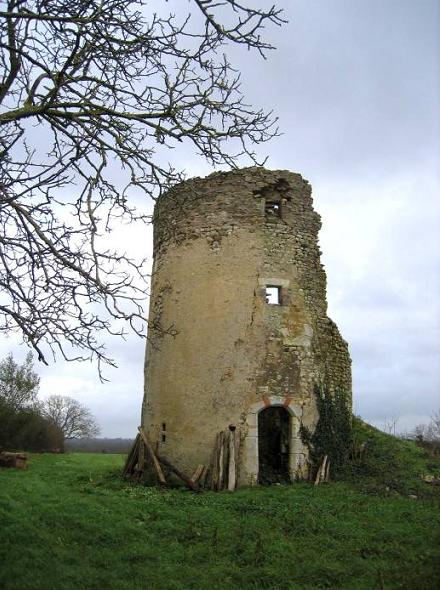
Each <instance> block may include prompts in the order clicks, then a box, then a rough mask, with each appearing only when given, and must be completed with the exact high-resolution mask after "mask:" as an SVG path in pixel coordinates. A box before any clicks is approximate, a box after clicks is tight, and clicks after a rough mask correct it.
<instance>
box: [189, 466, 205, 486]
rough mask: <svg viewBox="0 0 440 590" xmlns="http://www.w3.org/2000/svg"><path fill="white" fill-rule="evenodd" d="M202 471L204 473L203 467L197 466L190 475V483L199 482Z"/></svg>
mask: <svg viewBox="0 0 440 590" xmlns="http://www.w3.org/2000/svg"><path fill="white" fill-rule="evenodd" d="M204 471H205V466H204V465H197V468H196V470H195V471H194V473H193V474H192V475H191V481H193V482H194V483H197V482H198V481H199V479H201V478H202V475H203V473H204Z"/></svg>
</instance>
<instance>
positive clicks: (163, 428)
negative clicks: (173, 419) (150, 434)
mask: <svg viewBox="0 0 440 590" xmlns="http://www.w3.org/2000/svg"><path fill="white" fill-rule="evenodd" d="M166 429H167V425H166V424H165V422H162V430H163V431H164V432H165V431H166Z"/></svg>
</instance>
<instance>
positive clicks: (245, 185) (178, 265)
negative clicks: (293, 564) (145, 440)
mask: <svg viewBox="0 0 440 590" xmlns="http://www.w3.org/2000/svg"><path fill="white" fill-rule="evenodd" d="M267 201H270V202H277V203H280V206H281V209H282V215H281V217H278V216H276V215H272V216H271V215H268V214H265V203H266V202H267ZM320 225H321V222H320V218H319V215H318V214H317V213H316V212H315V211H314V210H313V208H312V198H311V188H310V185H309V184H308V182H307V181H305V180H304V179H303V178H302V177H301V176H300V175H299V174H294V173H291V172H288V171H268V170H264V169H262V168H248V169H243V170H238V171H233V172H229V173H215V174H212V175H210V176H208V177H207V178H204V179H200V178H196V179H193V180H190V181H187V182H185V183H182V184H180V185H178V186H176V187H175V188H174V189H172V190H171V191H170V192H169V193H168V194H166V195H164V196H163V197H162V198H161V199H160V200H159V201H158V203H157V205H156V208H155V214H154V267H153V279H152V293H151V302H150V318H149V342H148V345H147V354H146V363H145V398H144V404H143V416H142V419H143V423H144V425H145V427H146V429H147V430H148V431H149V433H150V436H151V438H152V439H153V440H157V441H159V444H160V447H161V448H160V450H161V452H162V453H163V454H164V455H166V456H168V457H169V459H170V460H171V461H173V462H174V463H176V465H178V466H180V467H181V468H182V469H183V470H186V471H187V472H192V471H193V470H194V469H195V467H196V466H197V465H198V464H200V463H204V464H208V463H209V457H210V453H211V450H212V446H213V443H214V438H215V435H216V433H217V432H218V431H219V430H224V429H226V428H227V427H228V426H229V425H230V424H235V425H236V426H237V428H238V430H239V432H240V436H241V443H242V444H241V451H240V463H239V484H240V485H247V484H252V483H255V482H256V480H257V477H258V444H257V442H258V438H257V437H258V433H257V424H258V422H257V419H256V416H257V413H258V411H259V409H261V408H262V407H265V405H267V404H273V405H284V406H285V407H286V408H287V409H288V411H289V413H290V415H291V441H290V474H291V477H292V479H293V478H294V477H298V476H301V474H302V473H304V465H305V458H306V452H305V449H304V448H303V447H302V443H301V440H300V438H299V435H298V429H299V424H300V421H302V422H303V423H304V424H305V425H306V426H309V427H313V424H314V423H316V420H317V415H316V407H315V403H314V398H313V385H314V383H321V382H325V383H326V385H327V386H328V387H330V389H333V390H335V389H338V390H340V391H343V392H345V393H346V395H347V403H351V370H350V357H349V354H348V348H347V344H346V343H345V341H344V340H343V339H342V338H341V336H340V335H339V332H338V329H337V327H336V325H335V324H334V323H333V322H332V321H331V320H330V319H329V318H328V317H327V302H326V277H325V272H324V270H323V267H322V265H321V264H320V251H319V248H318V241H317V236H318V231H319V228H320ZM266 285H276V286H279V287H280V289H281V296H282V305H279V306H278V305H270V304H268V303H267V302H266V298H265V287H266ZM167 330H168V332H170V333H171V334H170V333H169V334H164V331H167ZM164 424H165V432H166V435H165V439H166V440H165V441H164V442H162V435H163V434H164V427H163V425H164Z"/></svg>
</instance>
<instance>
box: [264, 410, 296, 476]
mask: <svg viewBox="0 0 440 590" xmlns="http://www.w3.org/2000/svg"><path fill="white" fill-rule="evenodd" d="M289 446H290V415H289V412H288V411H287V410H286V408H284V407H283V406H270V407H268V408H265V409H263V410H261V411H260V412H259V414H258V483H260V484H263V485H264V484H271V483H288V482H289V481H290V477H289V451H290V449H289Z"/></svg>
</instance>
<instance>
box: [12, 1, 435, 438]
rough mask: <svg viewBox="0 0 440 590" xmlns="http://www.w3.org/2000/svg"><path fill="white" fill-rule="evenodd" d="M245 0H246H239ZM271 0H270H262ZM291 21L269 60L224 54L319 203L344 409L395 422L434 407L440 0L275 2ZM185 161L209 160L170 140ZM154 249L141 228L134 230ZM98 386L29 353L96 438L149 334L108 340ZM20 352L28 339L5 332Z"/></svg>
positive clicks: (278, 155) (109, 421)
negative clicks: (344, 359) (345, 357)
mask: <svg viewBox="0 0 440 590" xmlns="http://www.w3.org/2000/svg"><path fill="white" fill-rule="evenodd" d="M249 3H251V0H249ZM260 3H261V4H262V5H269V4H270V5H271V4H272V2H267V3H265V2H263V1H261V2H260ZM277 4H278V5H279V6H284V7H285V11H286V17H287V18H288V20H289V23H288V24H287V25H285V26H284V27H283V28H281V29H278V28H275V29H272V30H268V31H267V32H268V37H269V38H270V39H271V40H272V41H273V42H274V43H275V44H276V45H277V47H278V49H277V51H275V52H271V53H270V54H269V55H268V59H267V61H263V60H261V59H259V58H258V57H257V56H256V55H252V54H251V53H249V52H247V51H246V50H244V51H243V50H241V51H239V50H238V49H237V48H234V49H231V50H230V52H229V56H230V58H231V60H232V61H233V62H234V63H235V64H236V65H237V67H238V69H240V70H241V71H242V77H243V88H244V90H245V94H246V98H247V100H248V102H251V103H252V104H254V106H261V107H263V108H265V109H274V111H275V112H276V113H277V114H278V116H279V124H280V130H281V131H282V132H283V135H282V136H281V137H279V138H276V139H275V140H273V141H272V142H271V143H270V144H266V145H265V146H263V147H261V148H259V149H258V153H259V154H261V155H262V156H263V155H266V154H267V155H269V160H268V162H267V167H269V168H272V169H279V168H280V169H289V170H292V171H295V172H299V173H300V174H302V175H303V176H304V177H305V178H307V179H308V180H309V181H310V182H311V184H312V186H313V196H314V206H315V209H316V210H317V211H318V212H319V213H320V215H321V217H322V221H323V228H322V230H321V233H320V243H321V249H322V250H323V263H324V264H325V267H326V271H327V279H328V302H329V316H330V317H331V318H332V319H333V320H335V321H336V323H337V324H338V326H339V328H340V331H341V333H342V335H343V337H344V338H345V339H346V340H347V341H348V343H349V346H350V352H351V356H352V359H353V394H354V396H353V397H354V410H355V412H356V413H357V414H359V415H361V416H362V417H363V418H364V419H366V420H367V421H370V422H372V423H375V424H377V425H378V426H383V425H384V424H385V422H390V421H391V420H395V419H397V420H398V421H397V426H396V428H397V430H399V431H404V430H408V429H410V428H412V427H413V426H414V425H415V424H417V423H420V422H424V421H425V422H426V421H428V420H429V416H430V414H432V412H434V411H435V410H438V409H440V393H439V391H440V362H439V352H440V304H439V301H440V297H439V296H440V271H439V269H440V231H439V229H440V191H439V189H440V175H439V170H440V167H439V164H440V106H439V105H440V2H439V1H438V0H419V1H417V2H415V1H414V0H368V1H365V0H300V1H297V0H279V1H278V2H277ZM170 158H172V160H171V161H172V163H173V165H174V166H176V167H182V168H185V169H186V170H187V172H188V174H189V175H197V176H204V175H206V174H209V172H211V170H210V168H209V167H208V166H207V165H206V163H204V162H202V161H200V158H198V157H196V156H191V155H188V153H185V152H183V151H182V152H180V153H179V152H176V151H174V152H171V153H170ZM130 236H131V239H132V240H133V244H136V247H137V248H139V247H140V246H141V245H142V246H144V247H145V249H146V250H145V251H146V253H148V252H151V232H145V230H143V232H142V234H141V233H140V232H139V231H138V232H137V233H136V232H135V231H134V230H132V229H131V230H130ZM109 349H110V350H111V352H112V354H113V355H114V356H115V358H116V360H117V362H118V365H119V368H118V369H117V370H110V369H109V370H107V376H108V377H109V378H110V379H111V381H110V382H109V383H107V384H105V385H103V384H101V383H100V382H99V379H98V375H97V372H96V369H95V368H94V367H93V366H91V365H89V364H87V365H85V364H80V365H78V364H67V363H62V362H57V363H56V364H55V365H51V366H50V367H43V366H41V365H37V370H38V372H39V373H40V375H41V377H42V380H41V394H42V396H44V395H49V394H63V395H71V396H73V397H76V398H77V399H79V400H80V401H82V402H84V403H85V404H86V405H87V406H88V407H89V408H90V409H91V410H92V412H93V413H94V414H95V415H96V417H97V418H98V421H99V423H100V424H101V427H102V435H104V436H112V437H116V436H129V437H132V436H134V434H135V433H136V428H137V426H138V424H139V421H140V408H141V402H142V392H143V358H144V342H143V341H141V340H139V339H135V338H130V339H129V340H128V341H127V342H122V341H119V342H111V343H110V342H109ZM9 350H12V351H13V352H14V356H15V357H16V359H17V360H19V361H22V360H23V359H24V357H25V354H26V349H25V348H23V347H19V346H17V344H16V340H14V339H9V340H8V339H5V340H3V341H2V343H1V346H0V354H2V356H5V355H6V354H7V352H8V351H9Z"/></svg>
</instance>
